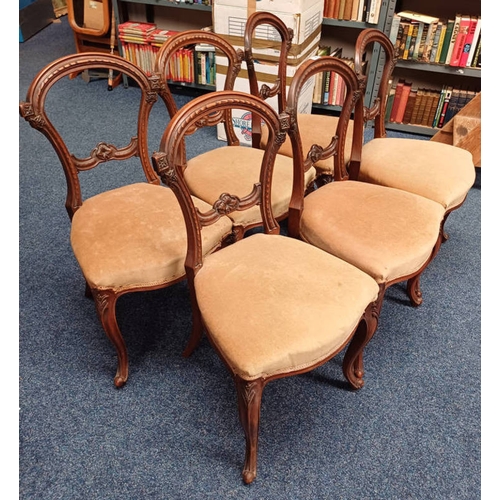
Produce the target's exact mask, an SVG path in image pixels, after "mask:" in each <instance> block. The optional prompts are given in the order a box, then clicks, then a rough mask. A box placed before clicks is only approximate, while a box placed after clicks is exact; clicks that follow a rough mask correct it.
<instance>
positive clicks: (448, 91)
mask: <svg viewBox="0 0 500 500" xmlns="http://www.w3.org/2000/svg"><path fill="white" fill-rule="evenodd" d="M452 92H453V87H452V86H451V85H448V86H447V87H446V91H445V95H444V100H443V106H442V108H441V113H440V115H439V120H438V124H437V127H438V128H442V127H443V125H444V120H445V117H446V111H447V110H448V105H449V103H450V99H451V94H452Z"/></svg>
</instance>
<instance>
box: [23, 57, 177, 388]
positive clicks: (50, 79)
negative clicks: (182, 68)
mask: <svg viewBox="0 0 500 500" xmlns="http://www.w3.org/2000/svg"><path fill="white" fill-rule="evenodd" d="M95 68H99V69H102V68H106V69H112V70H113V71H117V72H120V73H123V74H126V75H128V76H130V77H131V78H133V79H134V80H135V81H136V82H137V84H138V85H139V87H140V88H141V90H142V94H141V102H140V105H139V116H138V122H137V135H136V136H134V137H132V138H131V140H130V143H129V144H128V145H127V146H125V147H121V148H118V147H116V146H114V145H113V144H108V143H105V142H99V143H98V144H97V145H96V146H95V147H94V148H93V149H92V151H91V152H90V154H89V156H87V157H86V158H77V157H75V156H74V155H72V154H71V153H70V151H69V149H68V147H67V145H66V144H65V142H64V140H63V139H62V137H61V135H60V134H59V132H58V131H57V129H56V128H55V127H54V125H53V124H52V122H51V121H50V119H49V118H48V116H47V114H46V110H45V101H46V97H47V94H48V92H49V90H50V89H51V87H52V86H53V85H54V84H55V83H57V82H58V81H59V80H61V79H62V78H64V77H66V76H71V75H72V74H74V73H76V72H78V73H79V72H82V71H85V70H89V69H95ZM164 86H165V83H164V82H163V80H162V79H161V78H160V76H159V75H152V76H150V77H148V76H147V75H146V74H145V73H144V72H143V71H142V70H141V69H140V68H138V67H137V66H135V65H134V64H133V63H131V62H129V61H127V60H126V59H124V58H122V57H119V56H117V55H112V54H104V53H101V52H86V53H77V54H72V55H68V56H64V57H62V58H60V59H57V60H56V61H54V62H52V63H50V64H48V65H47V66H46V67H45V68H43V69H42V70H41V71H40V72H39V73H38V75H36V76H35V78H34V80H33V82H32V83H31V85H30V87H29V89H28V91H27V95H26V100H25V101H22V102H21V103H20V104H19V113H20V115H21V116H22V117H23V118H24V119H25V120H27V121H28V123H29V124H30V125H31V127H33V128H34V129H36V130H38V131H39V132H41V133H42V134H43V135H44V136H45V137H46V138H47V139H48V140H49V142H50V143H51V144H52V146H53V148H54V149H55V151H56V153H57V156H58V157H59V160H60V162H61V164H62V167H63V170H64V174H65V178H66V186H67V194H66V202H65V206H66V211H67V213H68V216H69V219H70V221H71V220H72V219H73V216H74V214H75V213H76V212H77V210H78V209H79V208H80V207H81V206H82V204H83V199H82V190H81V186H80V179H79V174H80V173H82V172H85V171H88V170H92V169H93V168H95V167H96V166H98V165H100V164H101V163H105V162H108V161H112V160H126V159H129V158H132V157H134V156H138V157H139V159H140V163H141V166H142V170H143V173H144V175H145V179H146V182H147V183H149V184H154V185H160V184H161V182H160V179H159V178H158V176H157V174H156V173H155V171H154V169H153V166H152V163H151V158H150V153H149V150H148V143H147V136H148V118H149V115H150V112H151V109H152V107H153V105H154V104H155V102H156V101H157V99H158V96H159V95H160V96H164V95H165V94H164ZM182 279H184V277H182V278H179V279H177V280H175V281H171V282H169V283H167V284H160V285H156V286H148V287H140V288H132V289H122V290H120V291H118V292H117V291H114V290H113V289H97V288H91V287H90V286H89V284H88V283H87V282H86V287H85V296H87V297H92V298H93V300H94V303H95V306H96V310H97V314H98V317H99V320H100V322H101V324H102V327H103V329H104V331H105V333H106V336H107V337H108V338H109V340H110V341H111V343H112V344H113V346H114V347H115V349H116V353H117V357H118V366H117V371H116V375H115V377H114V384H115V386H116V387H121V386H123V385H124V384H125V382H126V381H127V379H128V371H129V370H128V354H127V348H126V345H125V341H124V339H123V336H122V334H121V331H120V328H119V326H118V322H117V319H116V301H117V299H118V298H119V297H120V296H121V295H124V294H125V293H129V292H139V291H147V290H155V289H159V288H163V287H165V286H170V285H172V284H174V282H178V281H182Z"/></svg>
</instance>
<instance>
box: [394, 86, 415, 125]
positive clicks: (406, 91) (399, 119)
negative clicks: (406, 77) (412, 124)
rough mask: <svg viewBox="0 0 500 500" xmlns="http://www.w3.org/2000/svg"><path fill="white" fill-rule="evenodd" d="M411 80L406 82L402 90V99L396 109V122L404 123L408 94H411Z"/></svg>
mask: <svg viewBox="0 0 500 500" xmlns="http://www.w3.org/2000/svg"><path fill="white" fill-rule="evenodd" d="M411 86H412V84H411V82H404V85H403V89H402V91H401V99H400V100H399V104H398V107H397V110H396V118H395V120H394V121H395V122H396V123H403V117H404V115H405V109H406V104H407V102H408V96H409V95H410V90H411Z"/></svg>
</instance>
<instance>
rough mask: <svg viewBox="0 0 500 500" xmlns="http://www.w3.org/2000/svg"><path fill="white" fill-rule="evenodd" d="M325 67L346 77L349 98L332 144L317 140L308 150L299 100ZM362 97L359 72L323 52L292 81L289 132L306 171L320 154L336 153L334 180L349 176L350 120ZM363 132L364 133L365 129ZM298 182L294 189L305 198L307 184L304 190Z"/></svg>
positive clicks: (346, 98)
mask: <svg viewBox="0 0 500 500" xmlns="http://www.w3.org/2000/svg"><path fill="white" fill-rule="evenodd" d="M324 71H333V72H335V73H337V74H338V75H339V76H340V77H341V78H342V79H343V80H344V82H345V84H346V95H345V100H344V104H343V106H342V110H341V113H340V117H339V120H338V122H337V129H336V130H332V141H331V143H330V145H329V146H327V148H326V149H325V148H323V147H322V146H319V145H317V144H314V145H313V146H312V148H311V149H310V151H307V152H304V151H303V150H302V141H301V140H300V131H299V130H298V121H297V115H298V112H299V111H298V100H299V96H300V92H301V90H302V88H303V85H304V84H305V83H306V82H307V81H308V80H309V79H310V78H311V77H313V76H314V75H316V74H317V73H322V72H324ZM360 97H361V90H360V89H359V82H358V78H357V75H356V73H355V72H354V70H353V69H352V68H351V67H349V66H348V65H347V64H346V63H345V62H344V61H342V60H341V59H339V58H337V57H334V56H322V57H319V58H316V59H309V60H307V61H305V62H304V63H303V64H302V65H301V66H300V68H299V69H298V71H297V73H296V74H295V75H294V77H293V78H292V82H291V84H290V89H289V91H288V100H287V107H286V112H287V113H288V114H290V116H291V120H292V122H291V127H290V131H289V135H290V138H291V141H292V147H293V156H294V163H295V162H297V161H298V162H300V163H301V164H302V172H303V170H304V168H305V169H307V168H309V167H310V166H312V165H313V164H314V163H315V162H316V161H317V160H318V159H319V158H320V157H321V158H322V157H324V158H329V157H331V156H333V159H332V161H333V162H334V180H343V179H347V178H348V177H349V175H348V172H347V170H346V166H345V161H344V145H345V142H346V137H347V127H348V125H349V120H350V118H351V115H352V112H353V110H354V107H355V105H356V102H357V101H358V100H359V99H360ZM360 133H361V134H362V131H361V132H360ZM304 164H305V166H304ZM297 171H298V170H297ZM302 177H303V174H302ZM297 181H298V179H297ZM298 184H299V182H295V183H294V191H295V188H297V196H299V197H300V198H302V196H303V191H304V187H303V186H302V189H301V190H300V186H298Z"/></svg>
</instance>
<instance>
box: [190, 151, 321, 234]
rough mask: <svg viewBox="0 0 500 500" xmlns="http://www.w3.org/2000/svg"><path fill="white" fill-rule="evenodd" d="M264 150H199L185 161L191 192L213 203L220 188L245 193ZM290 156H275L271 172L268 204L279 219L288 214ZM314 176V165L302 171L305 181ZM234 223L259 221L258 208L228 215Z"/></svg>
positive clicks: (245, 225)
mask: <svg viewBox="0 0 500 500" xmlns="http://www.w3.org/2000/svg"><path fill="white" fill-rule="evenodd" d="M263 155H264V151H263V150H261V149H254V148H250V147H248V146H223V147H221V148H217V149H212V150H210V151H207V152H206V153H202V154H201V155H198V156H196V157H194V158H192V159H191V160H188V162H187V166H186V170H185V172H184V176H185V179H186V183H187V185H188V186H189V189H190V190H191V193H192V194H193V195H194V196H196V197H198V198H201V199H203V200H205V201H207V202H208V203H210V204H212V203H214V202H215V200H217V199H218V198H219V196H220V193H221V189H222V190H223V191H227V192H229V193H234V194H235V195H237V196H242V195H243V194H245V193H248V192H249V191H250V189H251V186H252V184H253V182H252V179H255V178H256V177H258V175H259V169H260V163H261V162H262V158H263ZM290 160H291V158H290V157H287V156H283V155H277V156H276V162H275V165H274V171H273V189H272V192H271V203H272V207H273V213H274V215H275V217H277V218H279V219H281V218H283V217H284V216H286V214H287V213H288V206H289V204H290V197H291V194H292V185H293V166H292V163H291V161H290ZM312 179H314V168H312V167H311V168H310V169H309V170H308V171H307V172H306V174H305V182H311V181H312ZM229 217H230V218H231V219H232V220H233V221H234V224H235V225H236V226H240V227H242V228H245V227H250V226H252V225H255V222H256V221H260V211H259V207H257V206H255V207H253V208H252V209H250V210H245V211H244V212H235V213H232V214H231V215H230V216H229Z"/></svg>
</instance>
